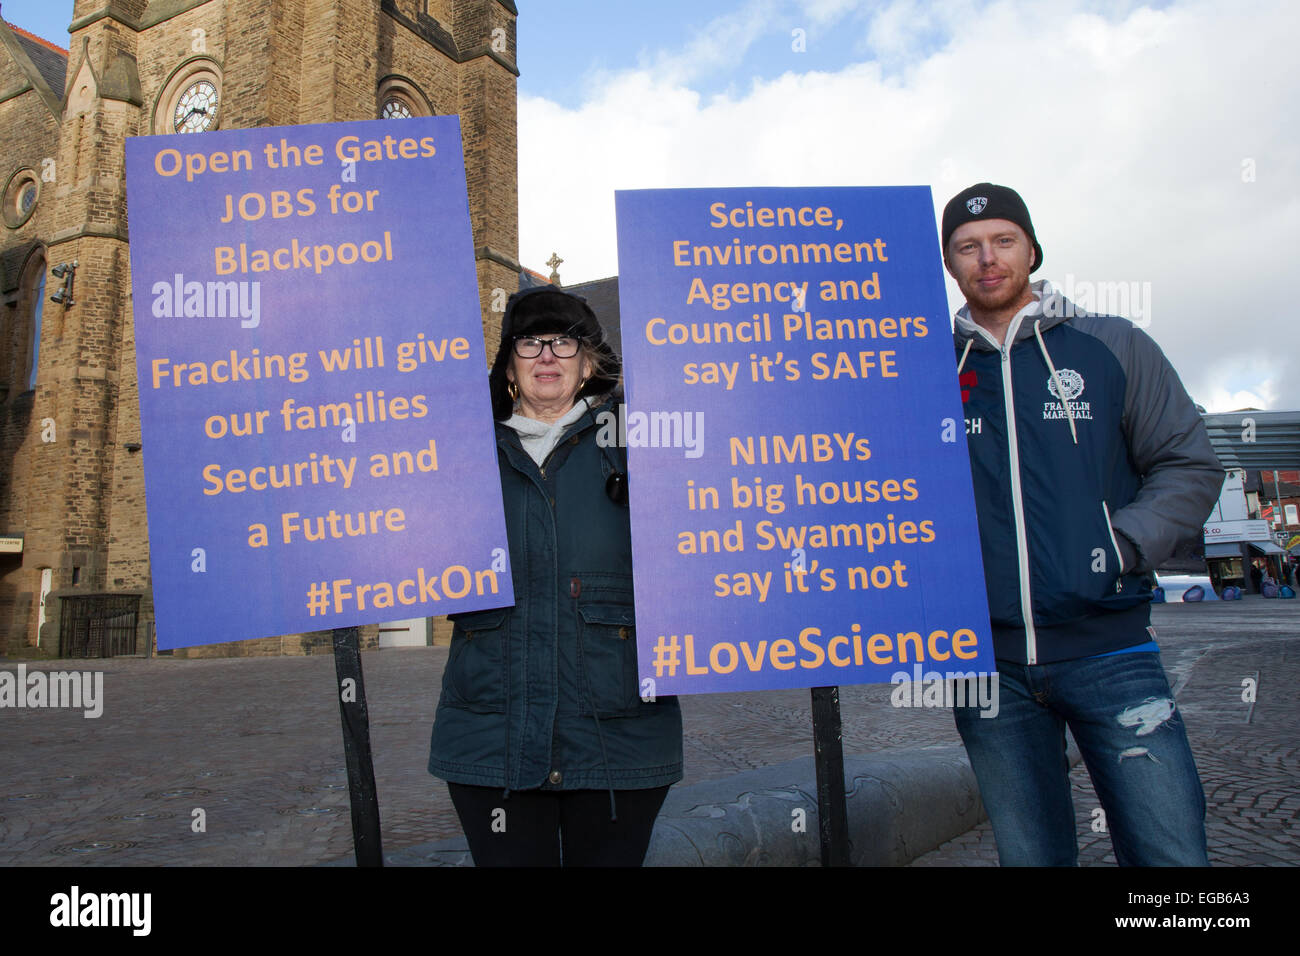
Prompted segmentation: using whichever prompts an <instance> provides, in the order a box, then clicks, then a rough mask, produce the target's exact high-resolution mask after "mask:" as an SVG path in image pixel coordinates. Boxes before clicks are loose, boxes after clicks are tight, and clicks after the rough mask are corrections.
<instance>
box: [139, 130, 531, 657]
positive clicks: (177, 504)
mask: <svg viewBox="0 0 1300 956" xmlns="http://www.w3.org/2000/svg"><path fill="white" fill-rule="evenodd" d="M126 160H127V192H128V196H129V202H130V216H129V218H130V228H131V278H132V287H133V297H134V316H135V345H136V366H137V372H138V377H139V395H140V419H141V429H142V443H143V450H142V453H143V456H144V471H145V490H146V505H147V510H148V516H149V545H150V560H151V569H152V575H153V597H154V607H155V612H156V616H157V627H158V646H159V647H160V648H169V647H186V646H191V645H197V644H208V643H213V642H217V641H230V640H241V639H248V638H256V637H265V636H273V635H279V634H289V633H297V632H301V631H308V630H320V629H324V628H337V627H346V626H351V625H358V624H366V623H372V622H376V621H385V620H392V619H395V618H410V617H422V616H431V615H438V614H447V613H450V612H456V611H468V610H477V609H481V608H487V607H497V606H502V605H508V604H511V603H513V594H512V591H511V583H510V573H509V568H508V566H507V562H508V560H509V559H508V555H509V548H508V546H507V544H506V534H505V522H504V518H503V515H502V509H501V495H500V490H499V485H498V483H497V480H496V476H497V464H496V448H495V441H494V438H493V426H492V420H491V411H490V405H489V401H488V395H487V376H486V374H485V368H484V348H483V333H482V324H481V318H480V314H479V296H478V285H477V280H476V276H475V267H474V255H473V246H472V239H471V233H470V224H469V210H468V204H467V199H466V190H465V168H464V164H463V160H462V156H461V144H460V127H459V120H458V118H457V117H455V116H444V117H432V118H419V119H409V120H403V121H401V122H395V121H370V122H357V123H338V124H326V125H316V126H293V127H283V128H263V129H247V130H230V131H225V132H216V133H201V134H198V135H176V136H149V137H138V138H133V139H128V140H127V143H126Z"/></svg>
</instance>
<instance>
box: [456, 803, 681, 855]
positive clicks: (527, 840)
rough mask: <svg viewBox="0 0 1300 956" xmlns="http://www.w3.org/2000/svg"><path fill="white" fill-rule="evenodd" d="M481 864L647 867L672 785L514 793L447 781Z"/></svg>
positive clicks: (467, 834)
mask: <svg viewBox="0 0 1300 956" xmlns="http://www.w3.org/2000/svg"><path fill="white" fill-rule="evenodd" d="M447 790H448V791H449V792H450V793H451V802H452V804H453V805H454V806H455V807H456V813H457V814H458V815H459V816H460V825H461V827H462V828H463V829H464V831H465V838H466V839H467V840H468V841H469V851H470V853H471V854H472V855H473V857H474V865H475V866H640V865H641V863H642V861H643V860H644V859H645V853H646V849H647V848H648V847H649V846H650V834H651V832H652V831H653V830H654V824H655V817H656V816H658V814H659V808H660V807H661V806H662V805H663V802H664V797H666V796H667V795H668V788H667V787H654V788H653V789H650V790H615V791H614V798H615V801H616V806H617V812H618V819H617V820H610V806H609V791H608V790H512V791H511V792H510V795H509V796H508V797H503V796H502V789H501V788H500V787H472V786H468V785H466V784H461V783H449V784H447Z"/></svg>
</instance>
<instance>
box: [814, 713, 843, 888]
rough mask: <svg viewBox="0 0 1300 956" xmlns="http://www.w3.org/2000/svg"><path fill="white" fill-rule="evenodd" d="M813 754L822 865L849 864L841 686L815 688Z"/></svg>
mask: <svg viewBox="0 0 1300 956" xmlns="http://www.w3.org/2000/svg"><path fill="white" fill-rule="evenodd" d="M812 713H813V753H814V755H815V759H814V762H815V763H816V765H817V830H818V835H819V836H820V837H821V850H822V866H848V865H849V813H848V803H847V801H846V799H845V796H844V741H843V738H842V735H841V731H840V689H839V688H838V687H814V688H813V689H812Z"/></svg>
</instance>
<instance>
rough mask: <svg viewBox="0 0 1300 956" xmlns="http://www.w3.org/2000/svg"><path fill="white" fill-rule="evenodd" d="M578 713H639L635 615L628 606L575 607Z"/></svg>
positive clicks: (588, 605) (626, 714) (614, 714)
mask: <svg viewBox="0 0 1300 956" xmlns="http://www.w3.org/2000/svg"><path fill="white" fill-rule="evenodd" d="M578 653H579V657H578V666H579V671H580V673H579V679H580V681H581V685H580V687H579V694H578V712H579V713H580V714H583V715H589V714H592V713H595V714H596V715H597V716H598V717H625V716H631V715H633V714H638V713H641V712H642V710H641V701H640V698H639V697H638V696H637V679H636V615H635V613H634V612H633V609H632V606H631V605H630V604H582V605H579V607H578Z"/></svg>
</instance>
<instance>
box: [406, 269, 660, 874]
mask: <svg viewBox="0 0 1300 956" xmlns="http://www.w3.org/2000/svg"><path fill="white" fill-rule="evenodd" d="M618 375H619V360H618V358H617V356H615V355H614V353H613V351H612V350H611V349H610V347H609V345H608V344H607V343H606V342H605V338H604V334H603V332H602V330H601V328H600V325H599V323H598V322H597V321H596V316H595V314H594V313H593V312H592V311H591V309H590V308H589V307H588V306H587V304H586V302H584V301H583V300H582V299H580V298H578V297H577V296H573V295H569V294H568V293H566V292H562V291H560V290H559V289H555V288H551V287H542V288H538V289H529V290H526V291H524V292H520V293H517V294H516V295H514V296H512V297H511V299H510V302H509V303H508V304H507V306H506V313H505V317H504V319H503V320H502V328H501V347H500V349H498V351H497V356H496V360H495V362H494V363H493V365H492V372H491V376H490V379H489V382H490V388H491V392H492V409H493V417H494V418H496V420H497V423H496V435H497V459H498V464H499V466H500V480H501V493H502V499H503V502H504V505H505V516H506V534H507V537H508V538H509V541H510V567H511V574H512V576H513V581H514V589H515V601H516V603H515V605H514V606H513V607H508V608H497V609H494V610H489V611H477V612H474V613H472V614H462V615H453V618H452V620H453V622H454V624H455V629H454V630H453V632H452V641H451V651H450V654H449V656H448V659H447V668H446V672H445V673H444V675H443V683H442V696H441V698H440V699H439V701H438V713H437V718H436V719H435V721H434V725H433V740H432V743H431V746H430V754H429V772H430V773H432V774H434V775H435V776H438V777H441V778H442V779H444V780H446V781H447V786H448V789H449V790H450V792H451V798H452V802H453V803H454V804H455V806H456V812H457V814H458V815H459V816H460V821H461V825H462V827H463V828H464V830H465V835H466V837H467V839H468V840H469V846H470V852H471V853H472V854H473V856H474V862H475V864H476V865H478V866H559V865H564V866H639V865H640V864H641V861H642V860H643V859H644V857H645V852H646V848H647V847H648V846H649V842H650V833H651V830H652V829H653V827H654V820H655V816H656V815H657V814H658V812H659V807H660V806H661V805H662V803H663V800H664V797H665V796H666V794H667V792H668V787H669V786H670V785H671V784H673V783H675V782H676V781H678V780H680V779H681V778H682V723H681V712H680V710H679V709H678V706H677V700H676V698H672V697H664V698H659V699H657V700H649V699H647V700H642V699H641V697H640V696H639V688H638V686H637V662H636V638H635V633H636V632H635V616H634V612H633V605H632V544H631V537H630V534H629V530H628V510H627V475H626V460H627V459H626V453H625V451H624V449H622V448H617V447H608V446H606V447H602V445H601V444H600V443H598V442H597V435H598V434H599V433H600V432H601V427H600V426H601V422H600V421H598V419H597V416H598V415H599V414H600V413H601V412H602V411H605V410H608V411H610V412H611V413H612V412H614V411H616V408H615V405H614V403H613V402H612V401H611V398H612V393H613V390H614V387H615V386H616V384H617V382H618ZM608 431H609V430H608V429H605V432H606V433H608ZM485 480H486V479H485Z"/></svg>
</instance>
